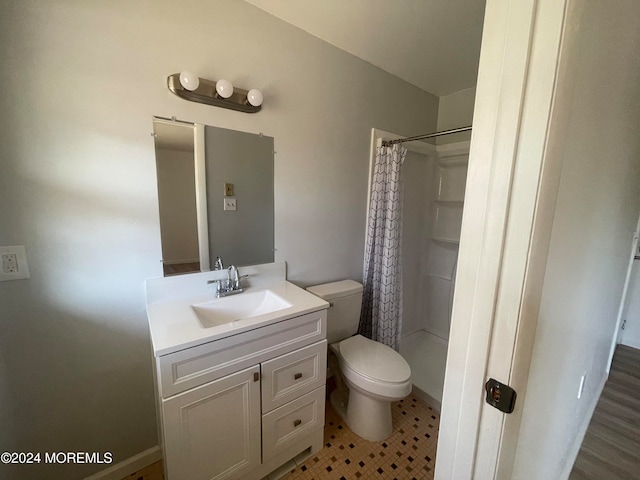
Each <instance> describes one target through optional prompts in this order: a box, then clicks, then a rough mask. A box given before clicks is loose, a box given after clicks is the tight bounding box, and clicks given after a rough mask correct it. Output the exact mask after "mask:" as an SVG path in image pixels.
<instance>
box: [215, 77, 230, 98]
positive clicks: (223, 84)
mask: <svg viewBox="0 0 640 480" xmlns="http://www.w3.org/2000/svg"><path fill="white" fill-rule="evenodd" d="M216 92H218V95H220V96H221V97H222V98H229V97H230V96H231V95H233V85H231V82H230V81H229V80H224V79H221V80H218V81H217V82H216Z"/></svg>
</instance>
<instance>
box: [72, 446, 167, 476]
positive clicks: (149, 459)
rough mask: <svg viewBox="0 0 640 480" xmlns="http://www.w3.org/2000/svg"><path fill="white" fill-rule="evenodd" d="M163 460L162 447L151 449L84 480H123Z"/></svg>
mask: <svg viewBox="0 0 640 480" xmlns="http://www.w3.org/2000/svg"><path fill="white" fill-rule="evenodd" d="M161 459H162V451H161V450H160V447H158V446H155V447H151V448H150V449H148V450H145V451H144V452H140V453H138V454H137V455H134V456H133V457H130V458H127V459H126V460H123V461H122V462H119V463H116V464H115V465H111V466H110V467H109V468H106V469H104V470H101V471H99V472H98V473H94V474H93V475H91V476H90V477H87V478H85V479H84V480H122V479H123V478H125V477H128V476H129V475H131V474H132V473H136V472H137V471H138V470H141V469H143V468H144V467H147V466H149V465H151V464H152V463H156V462H157V461H158V460H161Z"/></svg>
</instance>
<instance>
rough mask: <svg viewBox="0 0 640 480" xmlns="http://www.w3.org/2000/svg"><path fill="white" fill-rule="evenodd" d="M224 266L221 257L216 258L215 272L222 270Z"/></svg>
mask: <svg viewBox="0 0 640 480" xmlns="http://www.w3.org/2000/svg"><path fill="white" fill-rule="evenodd" d="M223 268H224V265H222V259H221V258H220V257H218V258H216V261H215V262H214V264H213V269H214V270H222V269H223Z"/></svg>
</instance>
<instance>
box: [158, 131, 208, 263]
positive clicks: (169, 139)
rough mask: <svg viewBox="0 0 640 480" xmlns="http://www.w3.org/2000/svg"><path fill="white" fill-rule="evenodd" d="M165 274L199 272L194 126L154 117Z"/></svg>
mask: <svg viewBox="0 0 640 480" xmlns="http://www.w3.org/2000/svg"><path fill="white" fill-rule="evenodd" d="M153 133H154V137H155V151H156V171H157V177H158V205H159V210H160V238H161V243H162V265H163V270H164V275H176V274H180V273H189V272H199V271H200V254H199V245H198V222H197V211H196V174H195V161H194V126H193V125H192V124H187V123H179V122H167V121H164V120H160V119H154V122H153Z"/></svg>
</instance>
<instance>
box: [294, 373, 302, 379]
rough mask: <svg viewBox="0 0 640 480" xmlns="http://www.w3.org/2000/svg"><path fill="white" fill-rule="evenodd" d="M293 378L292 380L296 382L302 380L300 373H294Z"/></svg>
mask: <svg viewBox="0 0 640 480" xmlns="http://www.w3.org/2000/svg"><path fill="white" fill-rule="evenodd" d="M293 378H294V380H298V379H300V378H302V374H301V373H296V374H295V375H294V376H293Z"/></svg>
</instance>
